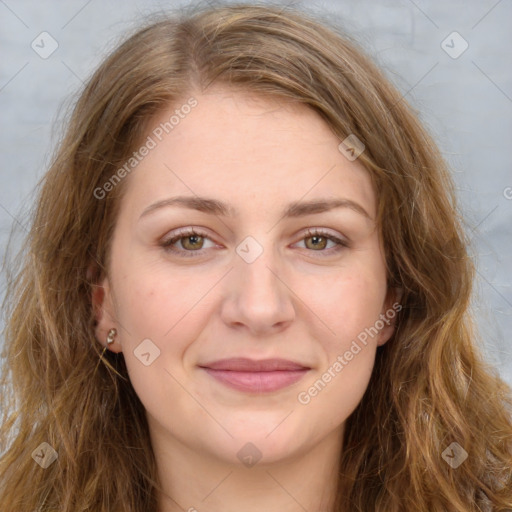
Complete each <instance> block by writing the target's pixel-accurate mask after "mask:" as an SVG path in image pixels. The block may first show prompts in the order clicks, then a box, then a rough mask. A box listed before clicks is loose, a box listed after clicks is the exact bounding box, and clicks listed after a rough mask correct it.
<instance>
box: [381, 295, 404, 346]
mask: <svg viewBox="0 0 512 512" xmlns="http://www.w3.org/2000/svg"><path fill="white" fill-rule="evenodd" d="M402 295H403V290H402V288H388V293H387V295H386V300H385V301H384V305H383V308H382V311H381V314H380V317H379V319H380V321H381V322H382V324H383V327H382V329H379V335H378V338H377V346H379V347H380V346H381V345H384V344H385V343H386V342H387V341H388V340H389V339H390V338H391V336H392V335H393V333H394V332H395V324H396V317H397V316H398V313H399V311H401V310H402V305H401V304H400V300H401V299H402ZM377 322H378V325H379V326H381V322H379V320H377ZM377 322H376V323H377Z"/></svg>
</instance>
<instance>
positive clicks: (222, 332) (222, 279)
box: [94, 89, 395, 464]
mask: <svg viewBox="0 0 512 512" xmlns="http://www.w3.org/2000/svg"><path fill="white" fill-rule="evenodd" d="M195 100H196V101H197V104H195V106H193V108H183V109H179V108H178V107H179V105H178V106H173V108H169V110H168V111H165V112H162V113H161V114H160V115H159V116H158V118H155V120H154V123H153V124H152V128H151V130H152V131H151V132H149V133H148V136H149V138H148V139H146V141H145V144H146V147H147V151H146V150H140V151H138V156H134V158H137V159H138V160H140V162H138V163H137V164H135V162H134V161H132V162H131V164H129V165H128V166H127V167H126V169H130V173H129V174H128V175H127V176H126V177H125V178H124V179H125V180H127V182H126V183H124V185H126V190H125V195H124V196H123V199H122V203H121V209H120V213H119V218H118V222H117V224H116V228H115V232H114V237H113V241H112V259H111V261H112V264H111V267H110V269H109V275H108V277H107V278H106V279H105V280H104V281H103V283H102V285H103V289H100V290H99V291H98V292H96V294H95V297H94V300H95V302H96V304H98V305H99V306H100V314H99V316H100V322H99V325H98V328H97V336H98V339H100V340H101V341H102V342H103V343H104V340H105V338H106V335H107V332H108V330H109V329H110V328H112V327H116V328H117V331H118V335H117V338H116V342H115V344H114V345H112V348H111V350H113V351H122V352H123V354H124V358H125V361H126V365H127V368H128V372H129V376H130V379H131V382H132V384H133V387H134V389H135V391H136V392H137V394H138V396H139V397H140V400H141V402H142V403H143V405H144V407H145V409H146V411H147V418H148V422H149V425H150V430H151V433H152V436H153V439H154V440H156V439H158V440H159V442H160V443H161V444H163V443H167V446H181V447H186V448H187V449H188V450H192V451H194V452H195V453H201V454H203V455H204V456H208V457H215V458H216V459H217V460H223V461H226V462H230V463H238V464H240V463H244V464H248V461H249V459H250V457H252V459H251V460H253V461H257V459H258V458H260V457H261V461H260V463H264V462H269V463H270V462H275V461H277V460H284V459H285V458H289V457H293V456H294V455H298V454H300V453H305V452H306V451H307V450H309V449H311V448H312V447H313V446H315V445H317V444H318V443H320V442H321V441H325V440H327V439H331V440H335V439H336V440H338V439H340V438H341V436H340V434H341V433H342V431H343V425H344V422H345V420H346V419H347V417H348V416H349V415H350V414H351V413H352V412H353V411H354V409H355V408H356V406H357V404H358V403H359V402H360V400H361V398H362V396H363V393H364V392H365V390H366V388H367V385H368V381H369V379H370V375H371V373H372V369H373V365H374V358H375V352H376V347H377V345H379V344H383V343H385V342H386V341H387V339H388V338H389V337H390V336H391V334H392V329H393V325H392V324H393V321H392V318H393V317H394V316H395V309H394V308H393V307H392V304H393V297H391V294H389V296H388V294H387V286H386V272H385V262H384V258H383V252H382V250H381V247H380V243H379V237H378V234H377V230H376V227H375V223H374V220H373V219H374V218H375V214H376V198H375V195H374V192H373V189H372V185H371V181H370V178H369V175H368V174H367V172H366V171H365V170H364V168H363V167H362V166H361V164H359V162H358V161H357V160H352V161H351V160H350V159H348V158H347V157H346V156H345V154H343V153H342V152H341V151H340V149H339V148H338V146H339V144H340V142H341V141H340V140H339V139H338V138H337V137H336V136H335V135H334V134H333V133H332V132H331V131H330V129H329V128H328V126H327V125H326V124H325V122H324V121H323V120H322V119H321V118H320V117H319V116H318V115H317V114H316V113H314V112H313V111H311V110H309V109H307V108H306V107H304V106H295V107H293V108H292V107H291V106H289V105H288V106H286V105H280V104H277V103H275V102H270V101H269V100H268V99H266V100H262V99H256V98H254V97H249V96H247V95H246V94H242V93H240V92H234V91H230V90H229V89H215V90H212V91H211V92H208V93H207V94H204V95H196V96H195ZM186 103H187V102H186V101H185V102H183V104H186ZM189 104H190V105H191V104H193V102H189ZM176 109H178V110H179V112H180V115H179V121H178V122H176V116H175V119H173V123H174V124H172V125H171V123H170V122H169V119H170V118H171V116H172V115H173V114H175V110H176ZM185 112H188V113H187V114H185ZM165 123H167V125H166V124H165ZM166 132H168V133H166ZM151 141H152V142H151ZM143 153H144V154H145V156H143V155H142V154H143ZM132 164H135V165H132ZM122 174H125V173H121V175H122ZM178 196H180V197H183V198H185V199H183V201H181V202H177V201H176V202H172V203H171V200H172V199H173V198H176V197H178ZM204 198H207V199H208V202H206V201H202V199H204ZM330 201H340V206H338V207H335V208H331V209H328V208H326V207H324V206H323V203H324V202H326V203H328V202H330ZM187 204H188V205H189V206H187ZM194 205H195V206H197V208H194ZM221 205H222V207H221ZM189 228H190V229H191V228H193V229H194V230H195V232H196V233H198V235H190V233H188V234H187V229H189ZM308 230H310V231H313V232H314V231H315V230H316V231H318V232H319V234H318V235H315V234H314V233H313V234H308ZM179 236H181V237H182V238H179ZM329 237H331V238H329ZM172 239H174V241H172ZM336 240H339V241H340V242H337V241H336ZM102 290H103V291H104V292H103V291H102ZM230 359H231V360H232V361H226V360H230ZM277 359H279V360H281V361H266V360H277ZM247 360H248V361H247ZM247 443H251V444H247ZM248 457H249V458H248Z"/></svg>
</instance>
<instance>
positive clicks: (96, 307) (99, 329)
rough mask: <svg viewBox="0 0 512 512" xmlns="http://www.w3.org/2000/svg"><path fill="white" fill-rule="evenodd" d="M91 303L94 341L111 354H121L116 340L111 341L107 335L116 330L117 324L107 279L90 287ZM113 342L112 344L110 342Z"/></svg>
mask: <svg viewBox="0 0 512 512" xmlns="http://www.w3.org/2000/svg"><path fill="white" fill-rule="evenodd" d="M91 303H92V308H93V315H94V320H95V327H94V334H95V336H96V339H97V340H98V342H99V343H101V345H103V346H104V347H108V349H109V350H111V351H112V352H121V346H120V344H119V343H118V341H119V340H118V339H117V338H116V339H115V340H113V338H112V335H111V334H110V338H109V333H111V332H112V330H113V329H114V330H117V331H118V330H119V329H117V322H116V321H115V320H114V314H113V309H112V295H111V290H110V284H109V280H108V278H107V277H105V278H104V279H103V281H102V282H101V284H93V285H92V296H91ZM112 340H113V342H112Z"/></svg>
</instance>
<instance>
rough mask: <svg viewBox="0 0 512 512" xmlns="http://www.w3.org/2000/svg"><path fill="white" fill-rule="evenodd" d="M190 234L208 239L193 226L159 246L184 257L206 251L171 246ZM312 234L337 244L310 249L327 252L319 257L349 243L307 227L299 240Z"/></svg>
mask: <svg viewBox="0 0 512 512" xmlns="http://www.w3.org/2000/svg"><path fill="white" fill-rule="evenodd" d="M190 236H199V237H201V238H207V239H208V240H210V237H209V236H208V235H207V234H206V233H203V232H201V231H200V230H196V229H194V228H187V229H185V230H183V231H181V232H179V233H177V234H176V235H175V236H173V237H172V238H169V239H167V240H163V241H162V242H161V246H162V247H163V248H164V249H165V250H166V251H168V252H171V253H174V254H177V255H178V256H184V257H186V258H194V257H198V256H202V255H203V253H204V251H206V249H200V250H197V251H190V250H185V249H174V248H172V245H174V244H175V243H176V242H178V241H179V240H181V239H182V238H188V237H190ZM313 236H320V237H323V238H327V240H330V241H331V242H335V243H336V244H338V246H337V247H332V248H331V249H328V250H326V249H323V250H319V251H313V250H311V252H319V253H327V254H324V255H322V256H321V257H324V256H331V255H332V254H337V253H338V252H340V251H341V250H343V249H345V248H347V247H349V243H348V242H347V241H345V240H341V239H340V238H338V237H336V236H333V235H331V234H330V233H327V232H326V231H323V230H321V229H308V231H307V232H306V233H305V234H304V235H303V237H302V238H301V241H302V240H304V239H306V238H310V237H313Z"/></svg>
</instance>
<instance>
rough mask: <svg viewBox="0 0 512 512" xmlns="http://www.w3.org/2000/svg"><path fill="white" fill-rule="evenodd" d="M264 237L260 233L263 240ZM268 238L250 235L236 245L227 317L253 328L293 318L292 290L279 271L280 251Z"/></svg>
mask: <svg viewBox="0 0 512 512" xmlns="http://www.w3.org/2000/svg"><path fill="white" fill-rule="evenodd" d="M262 238H263V237H260V240H261V239H262ZM270 239H271V237H270V236H268V237H266V238H265V240H266V242H263V241H262V242H259V241H258V240H257V239H256V238H254V237H252V236H248V237H247V238H246V239H244V240H242V242H241V243H240V244H239V245H238V246H237V248H236V252H237V254H238V257H237V261H236V263H235V269H234V274H233V277H235V279H234V282H233V288H232V290H231V293H230V296H231V301H230V305H229V307H228V308H227V310H226V311H229V312H230V314H229V315H228V317H229V318H228V319H229V321H231V322H236V323H243V324H245V325H246V326H247V327H249V328H251V329H254V330H262V331H264V330H266V329H268V328H271V327H272V326H274V325H276V324H282V323H283V322H286V321H288V320H290V319H291V318H293V315H294V309H293V304H292V301H291V297H290V295H289V293H290V292H289V291H288V289H287V287H286V286H285V284H284V283H283V281H285V280H284V279H283V278H282V277H281V276H280V275H279V274H280V273H282V271H281V270H280V269H281V268H282V267H281V264H280V262H279V258H278V251H275V250H274V247H272V246H271V245H270V242H269V240H270Z"/></svg>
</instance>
